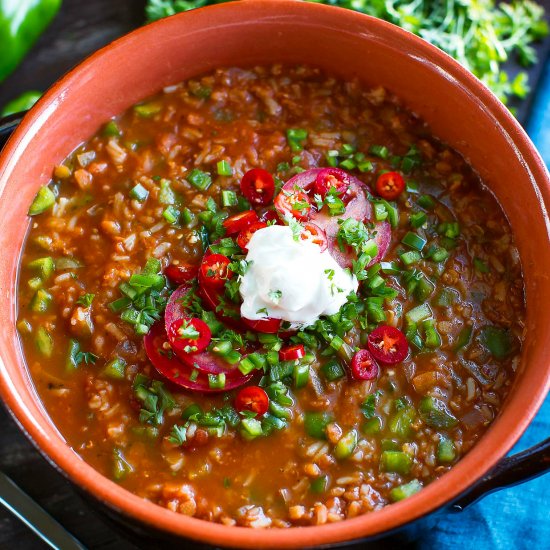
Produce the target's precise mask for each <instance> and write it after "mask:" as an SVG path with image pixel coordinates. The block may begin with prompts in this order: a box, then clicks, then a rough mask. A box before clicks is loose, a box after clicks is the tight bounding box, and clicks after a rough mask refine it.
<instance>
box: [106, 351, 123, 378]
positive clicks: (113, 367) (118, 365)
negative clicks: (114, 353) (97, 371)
mask: <svg viewBox="0 0 550 550" xmlns="http://www.w3.org/2000/svg"><path fill="white" fill-rule="evenodd" d="M125 368H126V361H125V360H124V359H122V357H115V358H114V359H111V361H109V362H108V363H107V364H106V365H105V368H104V369H103V374H104V375H105V376H107V377H108V378H113V379H114V380H124V373H125Z"/></svg>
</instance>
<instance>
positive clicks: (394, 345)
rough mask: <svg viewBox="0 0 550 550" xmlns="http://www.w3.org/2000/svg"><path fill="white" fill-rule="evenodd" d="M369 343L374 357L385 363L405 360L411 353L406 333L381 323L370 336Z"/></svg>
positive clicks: (392, 363) (391, 363)
mask: <svg viewBox="0 0 550 550" xmlns="http://www.w3.org/2000/svg"><path fill="white" fill-rule="evenodd" d="M367 344H368V347H369V350H370V352H371V353H372V355H373V357H374V358H375V359H376V360H377V361H380V363H384V364H385V365H394V364H395V363H399V362H400V361H403V359H405V357H407V354H408V353H409V344H408V342H407V339H406V338H405V335H404V334H403V333H402V332H401V331H400V330H399V329H398V328H395V327H390V326H389V325H380V326H379V327H377V328H375V329H374V330H373V331H372V332H371V333H370V334H369V337H368V340H367Z"/></svg>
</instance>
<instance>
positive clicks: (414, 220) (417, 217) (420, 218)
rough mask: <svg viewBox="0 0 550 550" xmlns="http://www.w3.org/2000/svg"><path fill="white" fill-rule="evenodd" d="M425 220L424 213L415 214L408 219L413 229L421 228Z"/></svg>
mask: <svg viewBox="0 0 550 550" xmlns="http://www.w3.org/2000/svg"><path fill="white" fill-rule="evenodd" d="M427 220H428V216H427V215H426V212H415V213H414V214H411V217H410V218H409V221H410V223H411V225H412V226H413V227H414V228H415V229H418V228H419V227H422V226H423V225H424V224H425V223H426V221H427Z"/></svg>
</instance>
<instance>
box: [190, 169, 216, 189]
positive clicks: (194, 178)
mask: <svg viewBox="0 0 550 550" xmlns="http://www.w3.org/2000/svg"><path fill="white" fill-rule="evenodd" d="M187 181H189V183H190V184H191V185H193V187H196V188H197V189H199V190H200V191H206V190H207V189H208V188H209V187H210V185H211V184H212V177H211V176H210V174H209V173H208V172H203V171H202V170H199V169H198V168H195V169H193V170H191V172H190V173H189V175H188V176H187Z"/></svg>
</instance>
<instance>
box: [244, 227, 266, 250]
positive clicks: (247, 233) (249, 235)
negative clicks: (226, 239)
mask: <svg viewBox="0 0 550 550" xmlns="http://www.w3.org/2000/svg"><path fill="white" fill-rule="evenodd" d="M264 227H267V223H264V222H256V223H253V224H251V225H249V226H248V227H247V228H246V229H243V230H242V231H241V232H240V233H239V236H238V237H237V244H238V245H239V246H240V247H241V248H242V249H243V250H247V248H248V243H249V242H250V239H251V238H252V235H254V233H256V231H259V230H260V229H263V228H264Z"/></svg>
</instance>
